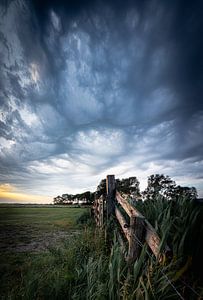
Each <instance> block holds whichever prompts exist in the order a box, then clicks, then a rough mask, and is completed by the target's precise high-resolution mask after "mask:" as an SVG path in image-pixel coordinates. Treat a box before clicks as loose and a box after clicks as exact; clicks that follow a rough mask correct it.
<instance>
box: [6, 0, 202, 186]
mask: <svg viewBox="0 0 203 300" xmlns="http://www.w3.org/2000/svg"><path fill="white" fill-rule="evenodd" d="M0 8H1V12H2V14H1V15H2V24H1V25H2V28H0V31H1V32H0V40H1V44H2V48H1V50H0V52H1V53H0V54H1V58H0V66H1V73H0V87H1V91H0V103H1V107H2V118H1V131H0V132H1V136H2V137H3V138H4V139H3V140H2V152H1V162H2V171H1V173H2V174H3V176H4V178H5V182H6V178H8V177H7V174H14V176H13V177H12V176H11V175H10V177H9V180H11V181H12V182H13V183H16V184H17V183H18V182H23V183H25V182H27V180H25V177H26V174H28V175H29V176H31V178H33V180H36V174H35V172H38V173H39V172H41V174H42V176H45V177H46V172H47V168H48V166H52V169H53V170H54V168H55V170H56V174H57V170H58V160H60V159H62V161H63V163H64V164H65V162H66V161H68V162H69V163H70V166H67V169H68V168H72V169H73V170H74V166H75V165H74V164H76V162H80V163H81V174H83V168H85V167H84V166H89V168H90V170H91V172H92V173H93V174H96V173H97V174H100V173H102V172H104V171H105V170H106V169H108V168H109V167H112V168H113V167H115V166H117V165H118V164H119V163H120V164H122V163H124V162H126V163H127V162H128V161H131V162H132V168H134V169H136V168H137V167H139V168H140V169H141V170H144V169H146V168H149V165H150V163H152V162H154V163H155V164H156V162H159V161H161V163H162V165H163V169H164V166H165V165H167V161H176V162H178V161H180V162H181V161H183V160H187V159H190V160H192V161H193V162H197V163H198V162H199V163H200V164H201V161H202V153H203V151H202V148H203V140H202V132H203V101H202V94H203V93H202V92H203V91H202V89H203V84H202V79H203V78H202V76H203V75H202V74H203V72H202V69H203V65H202V64H203V59H202V53H203V39H202V36H203V24H202V23H203V18H202V14H203V3H202V1H158V0H157V1H155V0H153V1H125V3H123V1H107V0H106V1H56V0H52V1H39V0H35V1H34V0H33V1H29V2H26V1H25V2H24V1H6V2H5V4H4V5H2V4H1V6H0ZM108 140H109V141H108ZM6 141H8V145H6ZM107 141H108V142H107ZM13 142H14V144H13ZM99 149H100V150H99ZM65 154H68V158H67V157H66V158H63V155H65ZM61 157H62V158H61ZM54 159H55V160H54ZM135 160H136V163H134V161H135ZM11 161H12V164H11V163H10V162H11ZM188 166H190V168H191V170H192V171H191V172H192V174H194V176H197V177H198V176H200V170H199V168H198V171H197V166H196V165H195V164H192V163H188ZM61 167H62V166H61ZM129 168H130V167H129V166H124V167H123V170H124V169H125V170H128V169H129ZM33 170H35V171H33ZM40 170H41V171H40ZM90 170H87V172H90ZM168 170H169V173H170V170H171V169H170V168H169V169H168ZM182 171H183V172H184V170H183V169H182ZM196 171H197V172H198V174H196ZM43 172H44V173H43ZM50 172H51V171H50ZM72 173H73V171H72ZM72 173H70V174H72ZM172 173H173V172H172ZM172 173H171V174H172ZM16 174H18V177H19V176H20V174H21V175H22V178H21V179H19V178H20V177H19V178H17V175H16ZM148 175H149V174H148ZM172 175H173V174H172ZM29 176H28V177H29ZM47 176H48V174H47ZM11 177H12V178H11ZM46 178H47V177H46ZM26 184H27V183H26ZM32 184H33V182H32Z"/></svg>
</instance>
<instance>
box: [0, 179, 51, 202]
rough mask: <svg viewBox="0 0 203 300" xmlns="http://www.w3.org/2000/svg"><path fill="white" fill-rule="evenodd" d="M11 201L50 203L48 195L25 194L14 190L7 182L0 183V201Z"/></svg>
mask: <svg viewBox="0 0 203 300" xmlns="http://www.w3.org/2000/svg"><path fill="white" fill-rule="evenodd" d="M5 201H8V202H9V201H12V202H16V203H22V202H23V203H51V202H52V198H51V197H49V196H42V195H33V194H26V193H22V192H18V191H16V189H15V187H14V186H12V185H11V184H9V183H6V184H2V185H0V202H5Z"/></svg>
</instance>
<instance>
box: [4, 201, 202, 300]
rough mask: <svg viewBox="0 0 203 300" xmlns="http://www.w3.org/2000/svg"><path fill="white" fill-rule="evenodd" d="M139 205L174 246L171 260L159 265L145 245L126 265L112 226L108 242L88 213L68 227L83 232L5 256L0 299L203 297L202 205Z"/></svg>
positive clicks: (186, 299) (158, 299) (164, 239)
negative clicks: (50, 243) (131, 261)
mask: <svg viewBox="0 0 203 300" xmlns="http://www.w3.org/2000/svg"><path fill="white" fill-rule="evenodd" d="M135 205H136V206H139V210H140V211H142V213H144V214H145V215H146V216H147V218H148V219H149V220H150V221H151V223H152V224H153V225H154V226H155V227H156V228H157V231H158V232H159V235H160V237H161V247H163V248H164V245H165V244H166V242H167V243H168V244H169V246H170V247H171V249H172V251H173V256H172V257H171V258H170V259H167V258H165V259H164V260H162V261H161V262H157V261H156V259H155V258H154V257H153V256H152V255H151V253H150V251H149V249H148V248H147V246H146V244H144V245H143V247H142V251H141V255H140V257H139V259H138V260H137V261H136V262H135V263H134V264H129V265H128V264H127V263H126V261H125V259H124V255H123V253H122V252H121V249H120V246H119V245H118V244H117V242H116V234H117V232H116V228H115V227H112V226H113V224H114V222H113V223H111V224H109V226H111V231H109V233H110V234H109V236H108V238H106V235H105V232H104V231H98V230H96V229H95V227H94V226H91V224H90V219H89V217H90V215H89V213H87V212H85V214H83V215H78V218H77V217H76V218H75V222H73V224H72V227H69V228H75V229H76V228H80V229H81V230H78V231H75V232H74V233H73V234H72V235H69V237H68V238H65V239H63V240H62V239H61V241H60V242H59V241H58V242H57V243H55V244H54V245H53V244H52V245H50V246H49V247H48V248H47V249H46V251H45V250H43V251H42V250H41V251H38V252H35V253H31V252H24V253H18V254H16V253H15V254H14V253H13V258H12V256H11V254H9V256H8V258H5V260H4V262H3V263H1V267H2V266H3V268H1V275H2V278H3V281H1V284H2V282H3V283H4V284H3V285H2V287H3V288H1V295H2V296H1V299H26V300H28V299H53V300H54V299H78V300H83V299H86V300H89V299H92V300H94V299H97V300H102V299H104V300H105V299H112V300H117V299H118V300H119V299H123V300H133V299H135V300H151V299H153V300H166V299H174V300H176V299H182V300H200V299H202V297H203V285H202V281H201V276H202V272H201V262H202V258H201V252H202V243H201V241H202V232H203V227H202V220H203V210H202V207H198V206H196V205H195V204H194V202H192V201H190V200H188V199H181V198H180V199H176V201H175V202H174V201H166V200H165V199H163V198H158V199H155V200H154V201H150V202H140V203H136V204H135ZM64 209H66V208H64ZM70 209H71V208H70ZM83 212H84V211H83ZM76 219H77V220H76ZM87 224H88V225H87ZM57 226H58V225H57ZM67 228H68V227H67ZM68 231H69V232H70V231H71V230H68ZM12 259H13V260H12ZM8 265H9V267H8ZM198 265H199V266H200V268H197V270H196V267H198ZM9 268H10V269H9ZM9 270H10V271H9Z"/></svg>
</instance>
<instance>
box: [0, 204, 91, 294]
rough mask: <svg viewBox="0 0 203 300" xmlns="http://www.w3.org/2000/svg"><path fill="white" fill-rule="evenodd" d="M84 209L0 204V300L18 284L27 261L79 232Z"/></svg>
mask: <svg viewBox="0 0 203 300" xmlns="http://www.w3.org/2000/svg"><path fill="white" fill-rule="evenodd" d="M87 211H88V209H87V208H74V207H54V206H42V207H41V206H37V207H36V206H32V205H21V206H19V205H0V276H1V278H0V285H1V289H0V299H7V298H8V296H6V295H7V294H8V293H9V291H10V290H11V289H13V288H15V287H17V286H18V285H19V283H20V277H21V273H22V270H23V268H24V266H25V265H27V263H28V261H29V260H30V259H33V258H35V257H36V258H39V256H42V255H44V253H46V252H49V251H50V249H51V248H53V247H60V244H61V243H63V242H64V241H67V240H68V239H69V238H71V236H73V235H77V234H78V233H79V232H80V229H81V226H80V225H78V224H77V219H78V218H79V217H80V216H81V215H82V214H84V212H87Z"/></svg>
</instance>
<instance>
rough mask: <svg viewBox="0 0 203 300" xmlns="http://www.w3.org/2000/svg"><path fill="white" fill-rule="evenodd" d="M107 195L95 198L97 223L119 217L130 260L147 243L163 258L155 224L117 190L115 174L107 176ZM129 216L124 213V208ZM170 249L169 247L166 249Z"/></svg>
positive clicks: (156, 254)
mask: <svg viewBox="0 0 203 300" xmlns="http://www.w3.org/2000/svg"><path fill="white" fill-rule="evenodd" d="M106 191H107V195H106V197H104V195H101V196H100V198H98V199H95V202H94V205H93V210H94V217H95V222H96V225H97V226H99V227H100V228H101V227H103V226H104V225H105V222H106V221H107V220H108V219H109V218H111V216H112V215H114V216H115V218H116V219H117V223H118V226H119V227H120V229H122V232H123V236H124V237H125V239H126V241H127V242H128V255H127V260H128V261H135V260H136V259H137V258H138V257H139V254H140V251H141V248H142V247H141V245H143V243H145V242H146V243H147V244H148V246H149V248H150V249H151V251H152V253H153V254H154V255H155V257H156V258H157V259H159V260H160V259H161V254H160V251H159V248H160V238H159V236H158V234H157V233H156V230H155V229H154V228H153V226H152V225H151V224H150V223H149V222H148V221H147V220H146V218H145V217H144V216H143V215H142V214H141V213H140V212H139V211H138V210H137V209H136V208H135V207H133V206H132V205H130V204H129V202H128V201H127V200H126V199H124V198H123V197H122V196H121V194H120V193H119V192H118V191H117V190H116V184H115V176H114V175H108V176H107V178H106ZM121 207H122V209H123V210H124V211H125V213H126V214H127V216H128V217H126V216H125V214H123V213H122V209H120V208H121ZM165 250H167V251H168V250H169V249H165Z"/></svg>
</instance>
